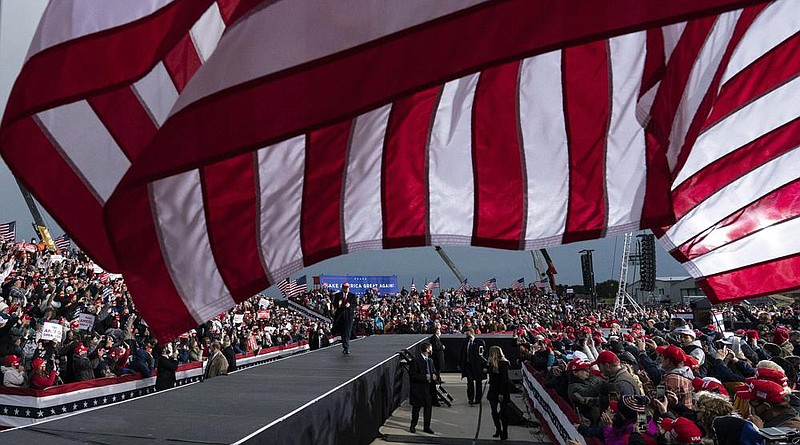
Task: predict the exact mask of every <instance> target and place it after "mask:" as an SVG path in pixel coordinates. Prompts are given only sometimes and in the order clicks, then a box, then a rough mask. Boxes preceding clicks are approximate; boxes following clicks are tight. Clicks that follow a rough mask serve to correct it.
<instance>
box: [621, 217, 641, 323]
mask: <svg viewBox="0 0 800 445" xmlns="http://www.w3.org/2000/svg"><path fill="white" fill-rule="evenodd" d="M632 238H633V232H629V233H626V234H625V238H624V242H623V245H622V263H621V264H620V269H619V288H618V289H617V298H616V300H615V301H614V314H615V315H619V314H620V312H622V310H623V309H625V305H626V304H630V305H631V307H633V309H634V310H635V311H636V312H638V313H642V312H644V310H642V307H641V306H639V303H637V302H636V300H634V299H633V297H631V296H630V294H629V293H628V290H627V289H626V288H627V287H628V263H629V262H630V259H631V239H632ZM626 302H627V303H626Z"/></svg>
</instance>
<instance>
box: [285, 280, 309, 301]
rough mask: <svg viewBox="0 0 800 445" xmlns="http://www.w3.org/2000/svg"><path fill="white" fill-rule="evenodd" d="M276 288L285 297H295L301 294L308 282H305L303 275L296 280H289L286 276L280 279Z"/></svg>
mask: <svg viewBox="0 0 800 445" xmlns="http://www.w3.org/2000/svg"><path fill="white" fill-rule="evenodd" d="M278 289H280V291H281V293H283V295H284V296H285V297H286V298H291V297H297V296H300V295H303V293H305V292H306V291H307V290H308V284H307V283H306V277H305V276H303V277H302V278H299V279H297V280H290V279H289V278H287V279H286V280H283V281H281V282H280V283H278Z"/></svg>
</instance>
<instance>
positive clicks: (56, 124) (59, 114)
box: [36, 101, 131, 204]
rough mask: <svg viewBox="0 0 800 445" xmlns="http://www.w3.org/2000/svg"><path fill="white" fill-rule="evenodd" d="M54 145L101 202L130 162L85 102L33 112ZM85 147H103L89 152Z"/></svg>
mask: <svg viewBox="0 0 800 445" xmlns="http://www.w3.org/2000/svg"><path fill="white" fill-rule="evenodd" d="M36 117H37V118H38V120H39V122H40V123H41V124H42V125H43V126H44V128H46V129H47V133H48V135H49V136H50V137H51V138H52V142H53V143H54V146H55V147H56V148H57V149H58V151H60V152H61V154H62V155H63V156H65V160H67V162H68V163H69V164H70V165H72V166H73V168H74V170H75V174H77V175H79V176H80V177H81V178H83V179H84V180H85V185H86V186H87V187H89V188H91V190H93V191H94V193H95V195H96V197H97V199H98V200H99V201H100V202H101V204H102V203H105V201H107V200H108V197H109V196H111V193H112V192H113V191H114V188H115V187H116V186H117V184H118V183H119V180H120V179H121V178H122V175H124V174H125V171H126V170H127V169H128V167H129V166H130V165H131V163H130V161H129V160H128V158H127V157H126V156H125V154H124V153H123V152H122V150H120V149H119V147H118V146H117V144H116V142H115V141H114V138H112V137H111V135H110V134H109V133H108V131H107V130H106V127H105V126H104V125H103V123H102V122H101V121H100V120H99V119H98V118H97V115H96V114H95V113H94V112H93V111H92V109H91V107H90V106H89V104H88V103H87V102H86V101H78V102H73V103H71V104H69V105H64V106H61V107H58V108H53V109H50V110H46V111H43V112H41V113H39V114H37V115H36ZM85 147H103V148H104V150H102V151H89V150H86V149H85Z"/></svg>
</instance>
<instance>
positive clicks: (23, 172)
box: [3, 117, 118, 268]
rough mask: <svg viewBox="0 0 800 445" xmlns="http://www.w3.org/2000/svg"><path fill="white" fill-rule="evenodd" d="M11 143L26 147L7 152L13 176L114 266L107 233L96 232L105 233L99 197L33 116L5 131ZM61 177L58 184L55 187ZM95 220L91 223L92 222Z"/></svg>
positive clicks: (101, 260) (99, 257) (95, 254)
mask: <svg viewBox="0 0 800 445" xmlns="http://www.w3.org/2000/svg"><path fill="white" fill-rule="evenodd" d="M3 141H4V142H5V143H7V144H8V146H17V147H25V150H12V151H9V152H6V153H4V158H5V160H6V162H7V163H8V166H9V168H10V169H11V171H12V173H14V176H16V177H17V178H20V180H21V181H22V182H23V183H24V184H25V186H26V188H27V189H28V190H29V191H30V192H31V194H33V196H34V197H35V198H36V200H37V201H38V202H39V203H41V204H42V205H43V206H45V207H46V208H47V209H48V210H50V211H51V214H52V215H53V218H54V219H55V220H56V222H57V223H58V225H59V226H61V228H63V229H64V230H65V231H67V232H69V233H71V234H72V235H73V237H74V238H75V239H76V240H81V243H80V246H81V247H82V248H84V249H86V250H87V251H90V252H92V258H93V259H94V260H95V261H97V262H99V263H100V264H103V266H104V267H105V268H114V267H118V266H116V264H117V261H116V259H115V257H114V254H113V252H112V248H111V244H110V243H109V242H108V237H107V236H105V235H104V236H97V232H96V231H97V230H100V233H103V234H106V233H107V232H106V229H105V226H103V225H102V224H99V222H100V221H102V220H103V210H102V207H101V206H100V203H99V202H98V201H97V198H96V197H95V195H94V194H92V193H91V192H90V191H89V189H88V188H87V187H86V186H85V184H84V183H83V182H81V181H80V179H79V178H78V177H77V176H75V174H74V171H73V169H72V166H70V165H69V164H67V162H66V161H65V160H64V158H63V157H62V156H61V154H60V153H58V152H57V151H56V150H55V148H54V147H53V144H52V143H51V141H50V140H49V139H48V138H47V136H46V135H45V134H44V132H43V131H41V127H40V126H39V125H38V124H37V123H36V122H35V120H34V118H32V117H29V118H25V119H22V120H20V121H18V122H17V123H16V124H15V125H14V126H13V127H11V128H8V129H7V131H5V132H4V133H3ZM53 178H58V185H59V186H58V187H53ZM44 190H46V191H47V193H42V191H44ZM92 221H93V222H94V223H91V222H92Z"/></svg>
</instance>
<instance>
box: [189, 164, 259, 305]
mask: <svg viewBox="0 0 800 445" xmlns="http://www.w3.org/2000/svg"><path fill="white" fill-rule="evenodd" d="M254 162H255V156H254V155H253V154H252V153H245V154H243V155H239V156H237V157H235V158H231V159H228V160H225V161H222V162H219V163H216V164H213V165H209V166H207V167H203V168H202V169H201V170H200V176H201V181H202V189H203V198H204V199H205V206H204V208H205V212H206V213H205V217H206V224H207V225H208V238H209V243H210V245H211V253H212V254H213V256H214V259H215V260H216V263H217V267H218V268H219V273H220V275H221V276H222V280H223V281H224V282H225V285H226V287H227V288H228V289H230V290H231V294H233V295H235V296H237V297H236V298H234V300H236V301H237V302H240V300H241V298H248V297H244V296H245V295H255V294H256V293H258V292H260V291H262V290H264V289H266V288H267V287H269V281H268V280H267V277H266V276H265V275H264V268H263V266H262V263H261V256H260V254H259V245H258V239H257V234H258V228H257V227H256V223H257V221H258V219H257V217H256V212H257V210H258V209H257V208H256V204H257V201H256V185H255V184H256V183H255V165H254Z"/></svg>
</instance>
